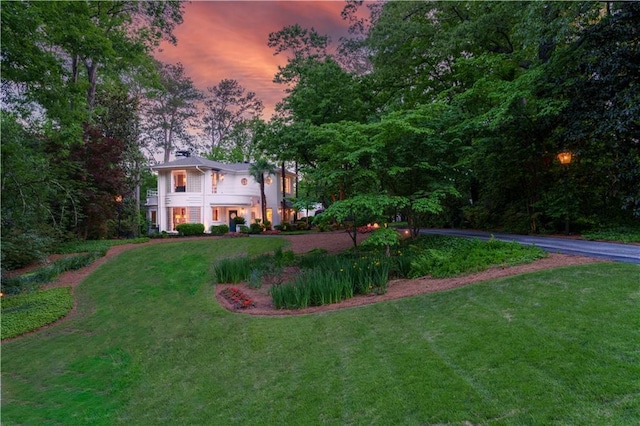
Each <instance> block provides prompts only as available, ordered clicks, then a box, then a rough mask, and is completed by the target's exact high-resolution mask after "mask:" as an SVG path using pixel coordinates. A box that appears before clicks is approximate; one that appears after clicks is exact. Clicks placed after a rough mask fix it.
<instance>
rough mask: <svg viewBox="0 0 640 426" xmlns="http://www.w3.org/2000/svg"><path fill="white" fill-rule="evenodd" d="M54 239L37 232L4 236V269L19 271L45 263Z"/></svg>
mask: <svg viewBox="0 0 640 426" xmlns="http://www.w3.org/2000/svg"><path fill="white" fill-rule="evenodd" d="M53 241H54V240H53V238H49V237H45V236H43V235H40V234H37V233H35V232H29V231H27V232H24V233H21V234H19V235H12V234H8V235H7V234H3V235H2V268H3V269H6V270H12V269H19V268H23V267H25V266H29V265H32V264H34V263H40V262H43V261H44V260H45V259H46V257H47V255H48V254H49V253H50V251H51V249H52V246H53Z"/></svg>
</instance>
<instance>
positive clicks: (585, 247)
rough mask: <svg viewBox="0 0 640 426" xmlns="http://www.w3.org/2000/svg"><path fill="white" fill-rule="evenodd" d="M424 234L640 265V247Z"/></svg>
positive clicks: (553, 239) (454, 231)
mask: <svg viewBox="0 0 640 426" xmlns="http://www.w3.org/2000/svg"><path fill="white" fill-rule="evenodd" d="M420 233H422V234H442V235H454V236H458V237H468V238H479V239H481V240H488V239H490V238H491V237H492V236H493V238H495V239H496V240H501V241H517V242H519V243H521V244H528V245H535V246H537V247H540V248H542V249H544V250H546V251H548V252H552V253H564V254H576V255H581V256H589V257H598V258H604V259H609V260H614V261H616V262H625V263H636V264H640V245H634V244H620V243H607V242H599V241H586V240H579V239H574V238H558V237H535V236H530V235H515V234H501V233H491V232H484V231H471V230H467V229H423V230H421V231H420Z"/></svg>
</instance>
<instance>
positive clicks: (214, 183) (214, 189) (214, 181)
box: [211, 172, 220, 194]
mask: <svg viewBox="0 0 640 426" xmlns="http://www.w3.org/2000/svg"><path fill="white" fill-rule="evenodd" d="M219 181H220V174H219V173H218V172H211V193H212V194H217V193H218V182H219Z"/></svg>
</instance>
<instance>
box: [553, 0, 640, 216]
mask: <svg viewBox="0 0 640 426" xmlns="http://www.w3.org/2000/svg"><path fill="white" fill-rule="evenodd" d="M607 5H608V7H607V11H606V12H605V13H603V14H602V17H601V19H599V20H597V21H596V23H595V24H593V25H591V26H589V27H587V28H585V30H584V31H582V32H581V33H580V34H579V37H578V38H576V39H575V40H574V41H573V43H571V44H570V46H569V48H568V49H566V51H565V52H563V55H557V56H555V57H553V58H552V59H551V61H550V64H549V67H548V72H547V73H546V74H545V76H544V78H545V81H547V82H548V84H549V85H550V86H551V87H552V89H551V90H550V91H551V93H553V95H554V96H556V97H559V98H562V99H565V100H566V107H565V108H563V110H562V112H561V114H560V116H559V125H558V127H557V131H556V133H555V135H554V136H555V137H556V139H557V140H558V142H559V144H558V145H559V146H558V148H559V149H563V148H567V149H570V150H572V151H573V152H574V153H575V154H577V156H576V162H575V164H574V165H572V166H571V167H570V169H571V172H572V173H573V175H572V176H573V179H572V186H576V185H578V186H579V191H578V192H577V193H576V196H577V195H579V197H574V198H575V201H576V203H575V210H576V213H579V214H580V215H581V216H582V217H583V218H585V219H583V220H589V219H588V218H589V217H590V216H591V217H593V216H594V215H598V216H600V217H601V220H603V221H605V220H608V221H624V220H625V219H626V220H632V219H633V218H636V219H637V218H638V217H640V185H638V182H640V120H639V119H638V117H640V90H638V87H639V86H638V85H639V84H640V64H639V62H638V60H637V58H638V57H640V34H639V33H638V22H639V21H640V5H639V4H638V3H636V2H620V3H612V4H609V3H607ZM558 82H560V84H558ZM560 144H562V145H560ZM565 190H566V189H565ZM590 220H593V219H590Z"/></svg>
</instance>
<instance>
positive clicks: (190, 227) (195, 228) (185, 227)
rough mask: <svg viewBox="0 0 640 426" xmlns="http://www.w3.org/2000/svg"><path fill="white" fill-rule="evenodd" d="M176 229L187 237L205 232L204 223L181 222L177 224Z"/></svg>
mask: <svg viewBox="0 0 640 426" xmlns="http://www.w3.org/2000/svg"><path fill="white" fill-rule="evenodd" d="M176 231H178V232H179V233H180V235H182V236H185V237H189V236H193V235H202V234H204V225H203V224H202V223H181V224H179V225H178V226H176Z"/></svg>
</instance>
